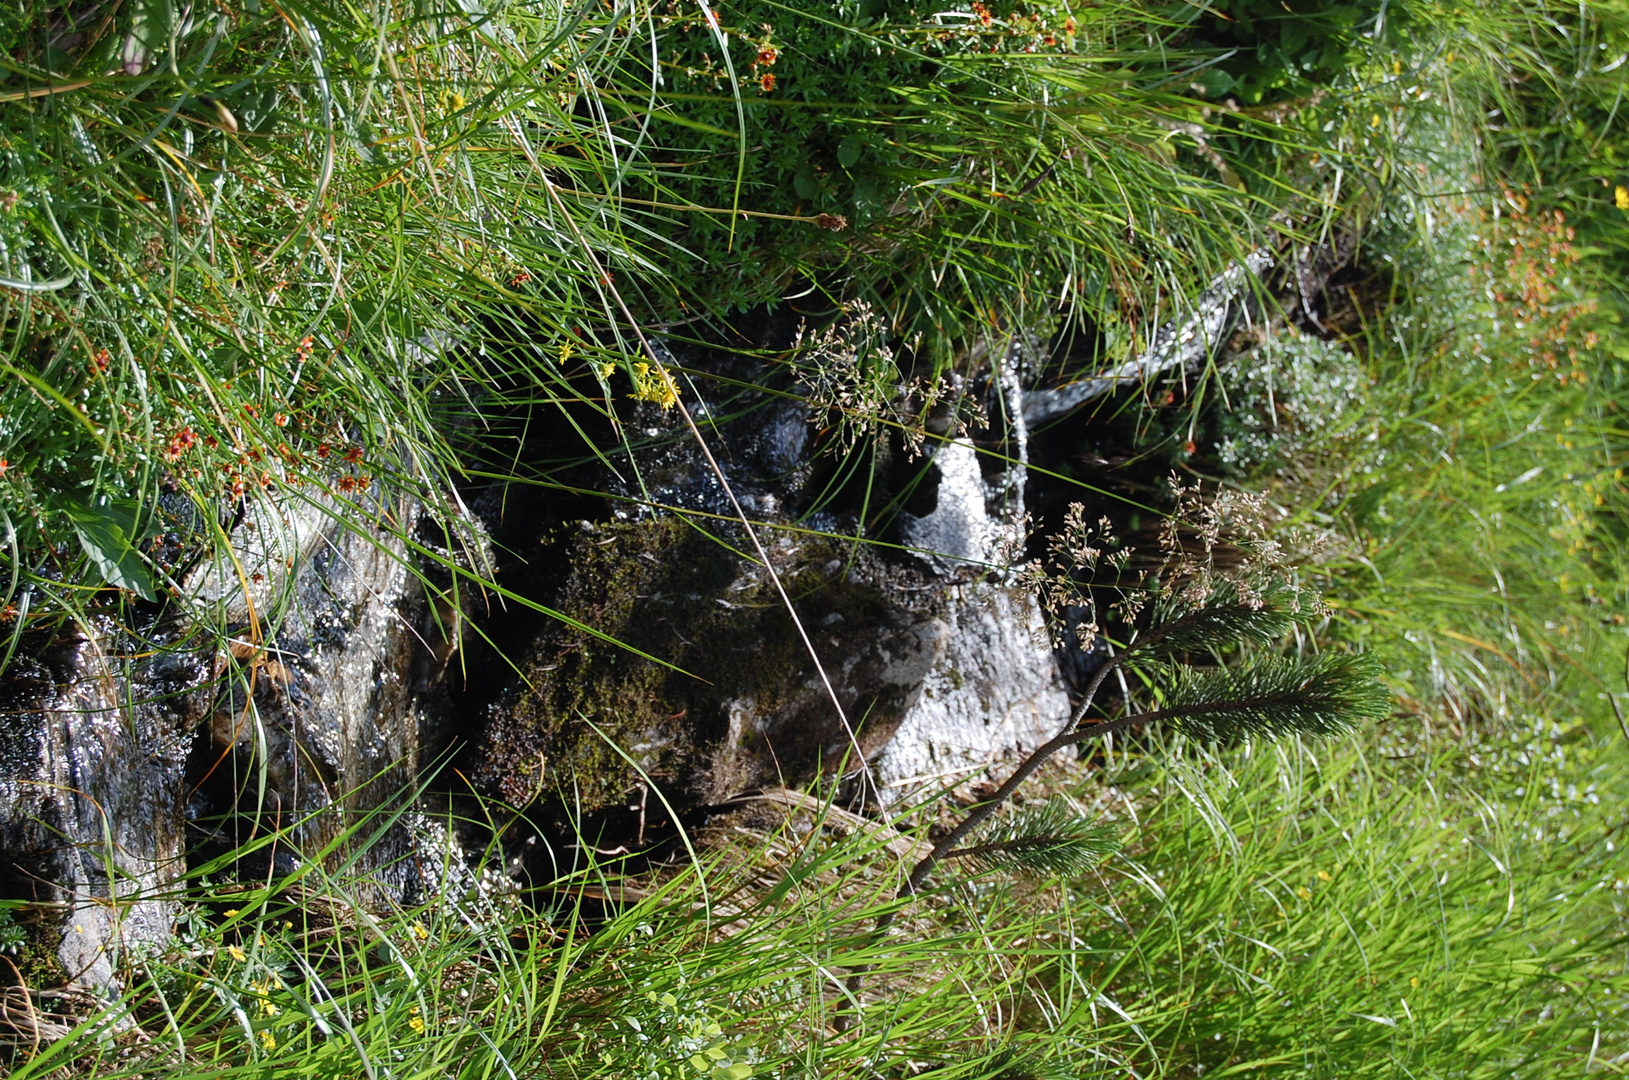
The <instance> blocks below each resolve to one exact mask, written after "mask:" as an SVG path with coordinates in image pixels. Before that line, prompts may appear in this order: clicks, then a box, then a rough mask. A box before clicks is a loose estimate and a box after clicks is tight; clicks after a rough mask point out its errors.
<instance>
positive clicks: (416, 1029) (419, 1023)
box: [407, 1005, 424, 1035]
mask: <svg viewBox="0 0 1629 1080" xmlns="http://www.w3.org/2000/svg"><path fill="white" fill-rule="evenodd" d="M407 1026H408V1027H410V1028H412V1029H413V1034H415V1035H423V1034H424V1017H422V1016H420V1015H419V1007H418V1006H417V1005H415V1006H413V1015H411V1016H409V1017H408V1018H407Z"/></svg>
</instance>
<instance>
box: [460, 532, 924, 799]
mask: <svg viewBox="0 0 1629 1080" xmlns="http://www.w3.org/2000/svg"><path fill="white" fill-rule="evenodd" d="M847 555H848V550H847V549H846V548H845V546H844V545H843V544H841V543H840V542H838V541H830V540H807V541H800V542H799V543H797V544H796V545H793V544H792V543H790V542H789V541H784V540H783V541H782V542H781V545H780V546H779V547H777V548H776V550H775V554H774V558H775V559H776V565H777V570H778V571H779V572H780V574H781V577H782V581H783V582H784V583H785V584H786V586H787V589H788V591H789V592H790V593H791V594H792V595H793V597H794V603H795V605H796V607H797V609H798V613H799V617H800V618H801V619H802V620H803V622H804V625H805V626H806V627H808V628H809V630H810V632H811V633H812V634H815V636H816V637H817V647H818V648H819V649H820V651H821V654H822V660H823V663H824V664H825V665H826V667H827V669H828V672H830V673H831V674H832V676H833V678H834V680H836V681H838V682H840V683H841V684H842V685H841V686H840V687H839V696H840V697H845V696H846V697H847V698H848V699H849V700H846V701H845V707H846V708H848V709H849V710H850V712H851V715H853V716H856V717H861V716H867V715H869V716H870V717H871V718H872V721H873V727H878V726H881V725H885V724H886V723H887V722H889V721H890V720H891V721H892V722H893V723H896V724H897V720H898V715H897V714H898V713H900V712H901V711H902V707H903V704H904V703H905V701H906V699H907V698H908V697H909V694H910V691H911V687H910V686H909V685H908V683H909V682H910V676H909V675H907V676H906V677H905V678H904V680H903V681H901V679H900V678H899V677H898V674H897V672H892V669H890V668H888V666H887V665H886V664H883V663H881V662H879V661H876V660H873V661H871V662H857V661H856V660H855V657H856V656H858V655H859V654H861V653H864V652H865V651H866V650H867V649H871V650H872V651H879V650H880V653H879V655H880V656H881V657H882V658H883V659H887V658H888V657H890V656H893V655H894V654H908V653H909V652H910V650H911V649H913V648H918V644H917V641H918V638H919V637H920V636H921V635H920V634H919V633H915V630H916V628H917V627H918V626H919V625H920V624H921V623H922V622H923V621H924V619H925V617H926V616H925V614H924V613H923V612H921V611H909V610H904V609H902V607H901V596H902V595H904V594H903V593H902V592H901V591H899V590H897V589H894V588H892V587H891V584H890V582H891V577H892V576H894V575H895V574H896V572H895V571H894V570H892V569H890V568H888V567H885V566H883V565H882V564H880V563H877V562H875V561H874V560H871V559H870V558H869V557H866V556H862V561H863V562H864V565H863V566H862V565H859V564H851V563H850V562H848V561H846V556H847ZM545 557H548V558H558V559H564V560H566V562H567V564H568V565H567V572H566V575H565V576H566V584H565V585H564V587H563V589H562V590H561V593H560V595H559V596H558V597H557V598H555V599H554V600H553V601H552V603H553V606H555V607H556V608H557V609H559V610H561V611H562V612H564V613H566V614H568V615H569V616H571V617H572V618H574V619H578V620H580V621H581V622H582V623H584V624H586V625H588V626H591V627H593V628H594V629H596V630H598V631H600V632H602V633H604V634H606V635H608V636H610V637H612V638H615V639H617V640H618V641H621V642H623V643H625V644H626V645H627V646H630V647H631V648H632V649H636V650H639V651H640V652H643V653H646V654H648V655H650V656H653V657H657V658H660V659H662V660H665V661H666V662H667V663H669V664H672V665H673V666H674V668H678V669H682V670H673V668H669V667H664V666H663V665H662V664H659V663H655V662H653V661H651V660H647V659H644V658H643V657H641V656H638V655H636V654H635V653H634V652H631V651H629V649H626V648H619V647H618V646H616V645H614V644H611V643H610V642H607V641H604V640H601V639H599V638H597V637H595V636H593V635H592V634H588V633H584V632H582V631H580V630H575V629H572V628H571V627H568V626H565V625H563V624H559V623H556V624H553V625H551V626H550V627H548V628H547V629H546V630H545V631H544V632H543V634H542V636H541V637H540V638H539V639H538V640H537V641H536V642H535V643H534V644H533V645H532V647H531V648H530V650H529V651H528V654H527V656H526V659H525V660H524V662H523V663H522V664H521V672H522V675H523V677H524V682H523V684H522V685H520V686H519V687H518V688H517V689H516V690H514V691H512V692H510V693H509V694H506V695H503V696H502V697H501V698H500V699H499V701H498V702H497V703H496V704H495V705H494V706H492V707H491V710H490V715H489V716H488V717H487V724H486V731H485V733H484V737H483V738H482V739H481V740H480V742H479V744H478V751H477V761H476V762H475V763H474V765H473V768H474V772H475V774H476V776H477V777H478V778H479V780H480V782H481V783H482V785H483V786H484V787H486V788H487V789H488V790H492V791H496V792H498V793H500V794H501V795H502V796H503V797H504V798H505V799H507V800H509V801H511V802H513V803H517V804H519V803H525V802H529V801H530V800H531V799H532V798H534V797H537V796H546V797H566V798H568V799H569V800H571V801H572V802H575V803H579V804H581V805H584V806H595V805H604V804H607V803H608V802H610V801H611V800H613V799H617V798H620V797H621V796H622V795H623V794H624V793H625V792H627V791H628V790H630V789H631V788H632V787H634V786H635V785H636V784H637V783H638V781H639V776H638V773H637V772H636V771H635V770H634V769H632V768H630V767H629V766H628V764H627V762H626V760H625V759H624V758H623V756H622V754H620V753H618V751H617V749H616V748H615V747H614V746H613V745H612V743H615V746H617V747H621V748H622V749H623V750H625V751H626V752H627V753H628V755H629V756H631V757H632V758H633V759H634V760H636V761H637V762H639V764H640V767H641V768H643V769H644V770H645V771H646V772H647V773H648V774H649V775H651V776H652V778H653V779H655V780H656V781H657V782H658V783H659V784H660V785H661V786H662V787H663V789H664V791H665V792H667V793H669V796H670V797H677V798H679V799H680V800H682V801H684V802H687V803H691V804H694V802H696V801H705V800H706V799H707V798H709V797H714V796H716V795H717V793H719V792H723V791H730V790H734V789H735V788H736V787H738V786H751V785H753V784H759V783H763V782H766V780H769V779H785V780H789V781H794V782H795V781H796V780H797V779H798V778H799V777H803V778H806V777H807V776H810V775H813V771H814V770H815V769H817V768H819V766H820V764H821V762H820V758H821V755H822V748H823V747H824V746H825V745H826V744H827V743H829V742H830V739H829V738H828V737H827V736H829V734H830V733H829V732H825V733H822V732H821V731H820V730H817V729H819V728H820V727H821V725H823V724H825V725H829V724H835V723H836V721H835V720H834V719H831V720H821V719H812V720H811V721H810V723H809V724H804V723H803V722H802V721H801V720H800V721H799V722H798V724H797V725H795V726H797V727H799V728H807V731H806V732H804V733H803V734H806V735H808V736H810V737H801V736H800V735H799V734H798V733H793V732H788V733H787V734H785V735H783V736H778V737H776V739H775V742H774V745H773V746H772V747H771V746H767V745H765V723H766V721H767V720H769V719H770V718H779V719H781V720H785V718H787V717H801V716H802V715H803V714H805V713H809V714H811V716H813V714H814V713H816V712H818V710H819V703H820V702H822V701H824V700H825V697H824V695H825V691H824V689H823V688H822V687H821V686H820V684H819V681H818V677H817V675H816V673H815V671H814V667H813V665H812V664H811V662H810V660H809V658H808V655H807V653H806V652H805V650H804V648H803V645H802V642H801V641H800V640H799V638H798V635H797V632H796V630H795V629H794V627H793V626H792V623H791V620H790V619H788V618H787V614H786V611H785V609H784V607H783V606H782V605H781V603H780V600H779V598H778V597H777V596H776V594H775V591H774V588H773V586H772V585H771V584H770V583H769V582H768V581H767V578H766V575H764V574H763V572H762V570H761V569H760V568H758V567H757V566H755V565H754V564H753V563H752V562H751V561H749V560H747V559H744V558H742V557H741V556H740V555H738V554H736V552H735V551H733V550H731V549H730V548H729V547H728V546H726V545H725V543H722V542H720V540H719V539H716V538H714V537H712V536H708V535H706V534H704V533H702V532H700V531H698V530H696V529H694V528H692V527H690V526H689V525H687V524H685V523H684V522H682V521H679V520H675V519H658V520H652V521H643V522H635V523H628V524H617V525H609V526H607V525H599V526H579V527H577V528H575V529H573V530H571V531H570V532H569V533H567V534H566V535H564V536H562V537H560V538H559V539H558V540H556V541H555V542H554V543H552V544H551V545H549V547H548V554H547V555H546V556H545ZM913 634H914V636H913ZM879 643H880V644H879ZM890 649H891V650H892V651H889V650H890ZM898 666H899V665H897V664H895V665H894V667H898ZM845 676H846V677H845ZM891 678H892V681H890V679H891ZM917 678H918V681H919V676H918V677H917ZM825 711H826V712H827V713H830V712H831V710H830V707H829V702H827V704H826V706H825ZM596 727H597V728H598V729H599V732H596V731H595V728H596ZM766 752H767V757H766ZM766 770H769V771H770V772H771V774H772V775H771V776H768V777H766V776H763V775H760V774H762V773H764V772H765V771H766Z"/></svg>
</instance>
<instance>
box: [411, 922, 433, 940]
mask: <svg viewBox="0 0 1629 1080" xmlns="http://www.w3.org/2000/svg"><path fill="white" fill-rule="evenodd" d="M412 929H413V936H414V937H416V938H418V939H419V940H420V941H429V940H430V931H428V930H426V929H425V928H424V925H423V924H422V923H414V924H413V928H412Z"/></svg>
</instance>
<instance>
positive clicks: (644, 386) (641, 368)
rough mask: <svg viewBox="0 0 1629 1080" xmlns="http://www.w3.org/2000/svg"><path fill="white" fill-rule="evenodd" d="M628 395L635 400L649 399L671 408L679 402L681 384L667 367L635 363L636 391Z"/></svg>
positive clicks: (652, 402)
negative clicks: (669, 372) (674, 379)
mask: <svg viewBox="0 0 1629 1080" xmlns="http://www.w3.org/2000/svg"><path fill="white" fill-rule="evenodd" d="M628 396H629V397H631V398H633V399H634V400H635V401H648V402H650V403H651V404H652V405H660V406H661V407H662V408H663V409H671V408H673V406H675V405H677V404H678V403H679V384H678V383H676V382H674V381H673V376H672V375H670V374H668V372H667V369H666V368H652V367H651V366H650V365H649V364H642V363H641V364H635V365H634V392H633V393H632V394H629V395H628Z"/></svg>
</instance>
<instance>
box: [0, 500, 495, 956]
mask: <svg viewBox="0 0 1629 1080" xmlns="http://www.w3.org/2000/svg"><path fill="white" fill-rule="evenodd" d="M282 509H284V508H279V507H276V506H273V505H270V504H269V503H268V504H263V505H262V506H261V507H259V508H258V514H259V521H260V522H262V523H269V522H271V521H274V520H275V521H276V522H277V525H276V527H275V528H273V527H271V526H270V525H269V524H262V525H258V526H257V527H256V528H253V529H248V528H245V527H244V526H246V525H247V524H249V523H251V522H254V521H255V520H256V519H255V518H250V517H245V518H244V520H243V521H241V522H240V524H239V529H240V531H242V532H244V533H247V534H249V538H248V539H243V538H241V537H240V535H239V533H238V532H234V534H233V541H234V544H238V543H239V542H240V540H241V548H242V551H241V554H240V561H241V563H242V565H243V567H244V573H243V575H242V577H241V579H240V582H239V584H238V585H236V586H230V585H228V584H226V579H225V578H224V577H223V576H222V574H221V573H220V572H219V567H218V565H216V566H205V567H202V568H201V569H200V570H199V573H198V578H197V579H196V580H195V582H194V593H193V595H194V596H206V597H208V598H209V599H210V600H211V601H212V602H210V603H206V604H204V605H203V611H204V612H205V615H204V616H203V617H204V618H205V619H206V620H208V619H211V618H213V617H214V616H215V615H216V614H218V613H222V612H224V613H226V614H227V615H232V614H238V615H242V616H245V618H244V619H242V620H237V621H235V623H234V624H228V625H229V626H234V629H233V630H232V632H231V633H230V634H229V636H228V639H227V641H226V642H225V643H224V646H223V647H222V648H221V649H218V650H217V649H216V648H214V647H213V643H214V641H215V637H214V633H213V631H205V632H201V633H194V634H192V636H191V637H189V636H188V634H189V630H188V627H189V626H191V625H194V624H191V623H190V622H189V621H188V620H186V619H184V618H181V617H178V616H175V615H171V616H170V617H169V618H168V619H167V621H163V622H161V624H160V626H159V628H158V629H157V630H155V631H153V632H152V636H150V637H149V638H147V639H145V640H142V641H140V642H137V641H135V640H133V639H131V638H130V637H128V635H127V634H126V633H125V632H123V631H121V630H119V629H118V628H117V627H115V626H113V625H112V624H111V623H92V624H88V625H86V626H84V627H83V628H82V630H80V631H76V632H75V633H73V634H72V635H70V636H67V637H63V638H60V639H58V640H54V641H47V640H29V639H28V638H26V637H25V639H24V648H22V649H21V650H19V654H18V655H17V657H15V658H14V660H13V661H12V663H11V665H10V666H9V667H8V669H7V670H6V672H5V673H4V676H3V678H0V895H3V896H5V897H7V898H16V899H24V900H30V901H37V902H39V903H40V904H41V907H40V908H39V909H38V912H37V918H35V919H34V920H33V923H32V925H35V926H36V927H37V930H38V933H37V935H36V936H37V937H39V938H40V939H41V940H40V941H39V942H38V943H37V944H38V945H39V947H40V948H41V949H42V950H43V951H44V952H46V953H49V954H52V955H54V956H55V958H56V963H57V966H58V967H59V968H60V974H61V976H62V977H63V978H65V979H72V980H77V981H79V982H81V983H84V984H89V985H97V986H105V985H109V984H111V983H112V982H113V981H114V979H115V975H116V972H117V970H118V961H119V957H120V954H121V953H123V954H127V955H128V954H130V953H132V952H139V951H140V950H142V949H144V948H152V947H157V946H158V945H159V944H160V943H162V942H164V941H165V940H167V938H168V935H169V933H170V927H171V922H172V915H173V910H172V907H173V901H171V900H170V899H168V897H171V896H173V895H174V892H175V889H174V886H175V884H176V883H177V882H178V881H179V880H180V879H181V878H182V877H183V876H184V875H185V874H186V873H187V871H188V867H189V863H190V865H191V866H193V867H194V868H196V867H199V866H201V865H203V864H204V863H206V862H207V861H208V860H210V859H212V858H216V857H218V856H221V855H223V854H226V853H229V852H233V851H235V850H236V849H237V848H239V847H240V846H241V845H244V844H246V843H252V842H254V841H256V840H260V839H262V838H264V837H265V836H266V835H267V834H268V832H270V831H271V830H274V829H279V828H283V827H287V826H290V825H292V824H293V823H294V822H296V821H298V820H300V818H301V816H302V815H307V814H312V813H313V812H314V811H318V810H324V809H328V810H332V811H333V812H331V813H325V814H315V815H314V816H311V817H310V818H309V820H306V821H305V822H304V823H303V824H301V825H299V826H298V827H297V828H295V829H293V831H292V834H291V836H290V838H288V839H287V840H285V841H282V842H280V843H279V844H277V845H274V846H262V847H260V849H259V850H258V851H255V852H252V853H241V852H240V853H238V856H237V857H236V858H235V859H234V860H233V862H232V863H230V864H228V865H227V866H226V867H225V868H224V869H223V870H220V871H219V872H221V873H227V874H232V873H237V874H240V875H248V876H254V877H261V878H264V877H265V876H267V874H269V873H283V872H287V871H289V870H292V869H293V868H294V867H295V866H296V865H297V864H298V862H299V861H300V860H302V859H304V858H306V857H308V856H309V855H310V854H312V853H315V852H318V851H323V850H325V849H328V847H329V845H330V843H331V842H332V841H334V840H335V839H336V838H338V837H339V836H340V835H341V834H342V833H343V832H345V831H346V830H347V829H351V828H354V827H355V826H356V825H357V824H358V823H360V822H363V821H365V820H367V821H368V830H367V831H368V832H370V833H374V834H377V835H376V836H375V837H374V838H373V840H372V842H371V844H370V845H369V846H368V847H367V848H366V850H365V851H364V852H363V853H362V855H361V857H360V859H359V861H357V862H356V863H355V864H354V866H353V870H354V871H355V872H359V873H360V874H361V875H362V876H364V877H366V878H368V879H369V880H371V881H372V883H373V886H374V890H375V895H376V896H378V897H379V898H381V899H386V898H388V899H390V900H394V901H399V900H404V899H405V900H412V899H414V898H416V896H417V895H418V894H419V893H420V892H421V891H422V882H421V875H420V872H419V869H418V867H419V866H420V865H424V864H427V863H430V862H434V861H437V860H438V859H439V855H432V856H430V857H429V858H428V859H421V858H419V856H420V855H421V854H423V853H422V852H420V851H419V849H418V847H417V846H416V845H415V842H414V838H413V835H412V834H411V832H410V831H409V830H408V829H406V828H405V826H401V827H398V826H397V825H396V824H394V823H393V817H394V815H395V814H396V813H397V812H398V811H401V810H405V809H406V808H408V807H409V806H410V805H411V799H404V798H403V794H404V793H411V792H412V791H413V790H414V788H415V785H417V784H419V783H420V782H421V781H422V780H423V778H424V776H425V775H426V773H427V772H428V766H429V764H430V760H431V759H432V758H433V757H434V756H435V754H436V753H437V749H438V748H440V747H444V746H445V745H446V743H447V741H448V736H447V734H446V729H445V723H446V715H447V714H446V710H445V707H444V695H443V694H442V691H441V689H440V687H441V684H442V680H441V678H440V673H441V671H442V670H444V668H445V666H446V664H447V662H448V659H449V657H450V653H451V646H452V645H454V644H456V641H457V638H458V633H459V627H460V626H461V623H462V615H463V611H462V610H461V608H460V606H459V604H460V603H461V602H467V597H468V595H469V593H468V590H466V591H465V593H464V600H463V601H461V600H459V599H458V598H457V594H456V593H455V592H454V591H453V590H452V589H451V588H450V578H449V577H448V576H447V575H446V574H445V573H443V574H441V575H440V577H439V578H438V576H437V573H436V570H435V568H434V567H433V566H431V567H426V566H424V565H423V564H422V563H421V562H420V560H418V559H417V558H416V557H412V556H410V555H409V554H408V550H407V546H406V544H405V543H404V541H403V540H402V538H401V535H400V534H399V533H398V532H397V531H396V530H399V529H409V530H411V529H415V528H417V529H418V540H419V542H420V544H421V545H423V546H426V547H434V546H435V540H436V533H435V530H433V529H432V528H431V527H430V525H429V522H428V521H427V520H426V519H425V517H424V515H422V514H421V512H420V511H419V509H418V508H417V507H416V506H415V505H414V504H412V503H411V502H407V501H403V502H401V503H397V504H395V505H389V506H386V505H376V506H374V507H373V508H372V509H373V510H374V511H375V512H376V513H377V515H378V516H377V517H376V518H374V519H373V520H371V521H363V520H357V519H356V518H355V517H353V518H351V519H350V520H349V521H348V522H345V523H341V522H339V521H337V520H336V519H335V518H333V517H332V516H329V517H326V518H319V517H317V516H314V515H311V514H308V513H306V512H305V511H304V510H301V511H290V512H288V513H286V514H284V513H282V512H281V511H282ZM306 509H309V507H307V508H306ZM473 535H474V534H473V533H470V534H469V536H473ZM268 538H271V539H268ZM468 539H469V537H468V536H466V538H465V540H466V543H465V547H467V546H468ZM444 546H446V547H449V548H450V547H452V546H456V545H444ZM477 546H478V543H477ZM285 553H286V554H285ZM252 575H260V576H261V578H262V580H260V581H255V580H253V577H252ZM195 610H196V609H195ZM251 613H252V614H253V615H254V619H253V621H249V620H248V619H247V616H249V615H250V614H251ZM206 625H209V623H207V621H206ZM155 638H156V644H157V645H158V646H159V647H158V648H157V649H155V648H153V645H154V644H155ZM197 641H205V642H208V643H209V647H202V646H199V645H197V644H194V642H197ZM374 811H385V813H384V814H383V815H382V816H376V817H374V818H373V819H372V820H368V819H367V815H369V814H370V813H372V812H374ZM387 826H388V827H387ZM333 850H334V852H335V854H334V857H335V858H336V859H337V858H344V857H347V856H348V855H349V854H350V853H351V852H350V851H349V850H348V848H347V846H345V845H341V846H340V847H337V848H335V849H333Z"/></svg>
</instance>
